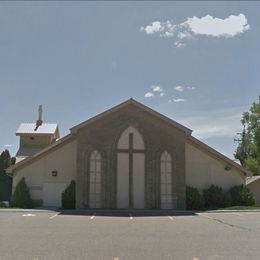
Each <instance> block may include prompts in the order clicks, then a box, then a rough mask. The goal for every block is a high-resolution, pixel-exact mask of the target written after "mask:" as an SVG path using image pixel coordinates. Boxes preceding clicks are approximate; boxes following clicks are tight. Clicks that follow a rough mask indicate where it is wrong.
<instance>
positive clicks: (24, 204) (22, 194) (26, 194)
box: [11, 177, 32, 208]
mask: <svg viewBox="0 0 260 260" xmlns="http://www.w3.org/2000/svg"><path fill="white" fill-rule="evenodd" d="M11 205H12V207H18V208H31V206H32V200H31V196H30V191H29V188H28V186H27V185H26V182H25V179H24V177H23V178H22V179H21V180H20V181H19V182H18V184H17V185H16V188H15V191H14V194H13V196H12V199H11Z"/></svg>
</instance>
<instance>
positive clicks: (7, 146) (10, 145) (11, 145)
mask: <svg viewBox="0 0 260 260" xmlns="http://www.w3.org/2000/svg"><path fill="white" fill-rule="evenodd" d="M13 146H14V145H13V144H5V145H4V147H5V148H10V147H13Z"/></svg>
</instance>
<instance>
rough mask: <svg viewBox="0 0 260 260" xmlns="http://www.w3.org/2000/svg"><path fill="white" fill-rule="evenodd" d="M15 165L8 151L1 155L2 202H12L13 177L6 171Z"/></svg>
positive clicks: (0, 194) (0, 180) (0, 196)
mask: <svg viewBox="0 0 260 260" xmlns="http://www.w3.org/2000/svg"><path fill="white" fill-rule="evenodd" d="M14 163H15V158H12V157H11V156H10V153H9V151H8V150H5V151H3V152H2V153H1V154H0V201H4V200H7V201H9V200H10V197H11V193H12V177H10V176H8V175H7V174H6V171H5V169H6V168H8V167H9V166H10V165H12V164H14Z"/></svg>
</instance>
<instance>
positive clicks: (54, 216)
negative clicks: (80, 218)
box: [49, 214, 58, 219]
mask: <svg viewBox="0 0 260 260" xmlns="http://www.w3.org/2000/svg"><path fill="white" fill-rule="evenodd" d="M57 216H58V214H55V215H53V216H51V217H49V219H53V218H56V217H57Z"/></svg>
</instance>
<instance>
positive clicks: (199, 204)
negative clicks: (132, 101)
mask: <svg viewBox="0 0 260 260" xmlns="http://www.w3.org/2000/svg"><path fill="white" fill-rule="evenodd" d="M203 207H204V198H203V196H202V194H201V193H200V192H199V190H198V189H197V188H194V187H190V186H187V187H186V209H201V208H203Z"/></svg>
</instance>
